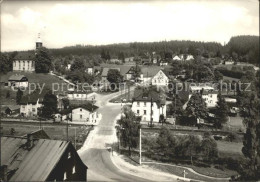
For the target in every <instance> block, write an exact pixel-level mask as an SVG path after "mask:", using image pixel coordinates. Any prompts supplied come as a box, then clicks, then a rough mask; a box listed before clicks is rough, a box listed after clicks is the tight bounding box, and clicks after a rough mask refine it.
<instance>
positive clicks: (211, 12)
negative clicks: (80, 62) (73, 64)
mask: <svg viewBox="0 0 260 182" xmlns="http://www.w3.org/2000/svg"><path fill="white" fill-rule="evenodd" d="M39 32H40V33H41V39H42V41H43V44H44V46H46V47H47V48H61V47H64V46H70V45H76V44H84V45H101V44H110V43H121V42H135V41H136V42H151V41H162V40H167V41H169V40H196V41H216V42H220V43H221V44H224V42H226V43H227V42H228V41H229V39H230V38H231V36H235V35H259V3H258V0H232V1H228V0H223V1H221V0H215V1H213V0H210V1H199V0H198V1H185V2H184V1H182V0H176V1H174V0H172V1H171V0H167V1H148V0H146V1H137V0H136V1H126V0H125V1H124V2H119V1H95V0H94V1H88V2H87V1H69V2H64V1H36V2H34V1H22V2H20V1H11V2H10V1H7V0H4V2H3V3H2V6H1V36H2V37H1V38H2V39H1V48H2V51H14V50H29V49H34V48H35V41H36V39H37V34H38V33H39Z"/></svg>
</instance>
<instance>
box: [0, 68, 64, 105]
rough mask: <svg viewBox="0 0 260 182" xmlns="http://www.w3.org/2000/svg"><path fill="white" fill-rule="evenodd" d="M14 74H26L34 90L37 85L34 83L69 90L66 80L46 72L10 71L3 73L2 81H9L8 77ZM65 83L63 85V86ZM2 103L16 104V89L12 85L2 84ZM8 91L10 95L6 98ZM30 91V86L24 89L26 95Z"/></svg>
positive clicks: (49, 87)
mask: <svg viewBox="0 0 260 182" xmlns="http://www.w3.org/2000/svg"><path fill="white" fill-rule="evenodd" d="M13 74H22V75H24V76H26V77H27V78H28V80H29V83H31V84H32V85H31V86H30V89H31V90H32V91H33V90H34V89H35V86H34V84H33V83H35V85H37V84H38V85H40V87H41V88H44V89H46V88H48V89H52V86H53V88H54V89H58V88H59V89H60V91H62V88H63V90H64V91H67V85H65V84H66V82H64V81H63V80H61V79H59V78H57V77H55V76H52V75H50V74H44V73H29V72H8V73H7V74H5V75H1V80H0V81H1V82H8V78H9V77H10V76H11V75H13ZM62 84H63V86H62ZM0 89H1V105H15V104H16V101H15V100H16V91H14V90H13V89H11V88H10V87H4V86H3V85H1V88H0ZM7 92H9V93H10V97H9V98H6V94H7ZM28 93H29V88H27V89H26V90H25V91H24V95H26V94H28Z"/></svg>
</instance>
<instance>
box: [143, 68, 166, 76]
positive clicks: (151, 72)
mask: <svg viewBox="0 0 260 182" xmlns="http://www.w3.org/2000/svg"><path fill="white" fill-rule="evenodd" d="M161 69H162V68H161V67H160V66H143V67H141V73H142V74H143V75H144V77H154V76H155V75H156V74H157V73H158V72H159V71H160V70H161Z"/></svg>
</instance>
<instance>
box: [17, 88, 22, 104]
mask: <svg viewBox="0 0 260 182" xmlns="http://www.w3.org/2000/svg"><path fill="white" fill-rule="evenodd" d="M22 97H23V91H21V89H20V88H18V90H17V92H16V104H18V105H19V104H20V102H21V99H22Z"/></svg>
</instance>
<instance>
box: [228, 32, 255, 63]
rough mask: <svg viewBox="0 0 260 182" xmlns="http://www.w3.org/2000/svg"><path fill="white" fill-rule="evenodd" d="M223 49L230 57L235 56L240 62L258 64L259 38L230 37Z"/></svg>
mask: <svg viewBox="0 0 260 182" xmlns="http://www.w3.org/2000/svg"><path fill="white" fill-rule="evenodd" d="M225 49H227V50H228V52H229V54H230V55H232V54H233V55H234V54H237V56H238V58H239V59H240V61H243V62H249V63H252V64H257V63H258V64H259V51H260V50H259V36H252V35H241V36H235V37H231V39H230V41H229V42H228V44H227V45H226V48H225Z"/></svg>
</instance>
